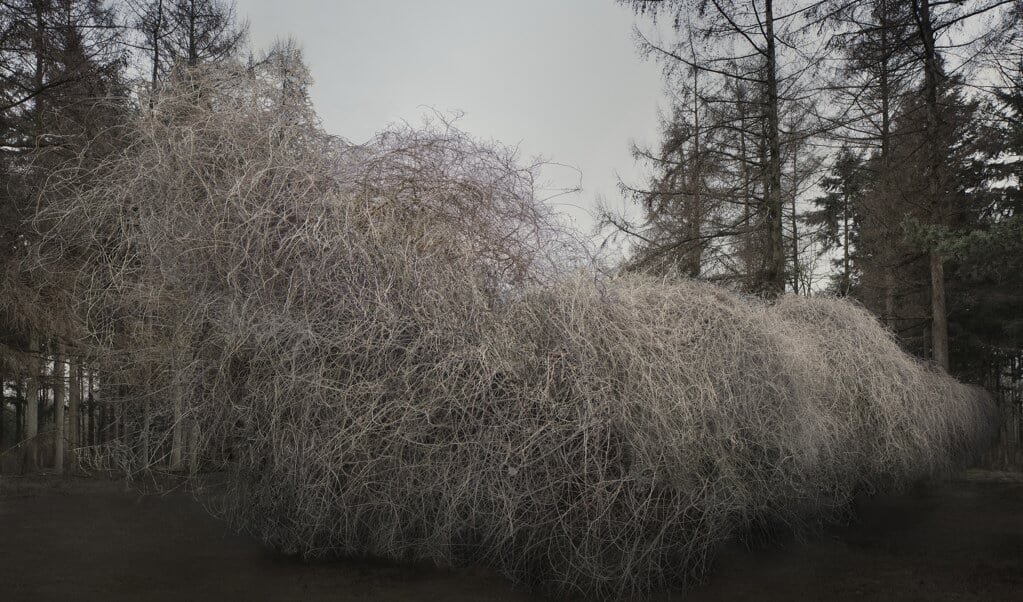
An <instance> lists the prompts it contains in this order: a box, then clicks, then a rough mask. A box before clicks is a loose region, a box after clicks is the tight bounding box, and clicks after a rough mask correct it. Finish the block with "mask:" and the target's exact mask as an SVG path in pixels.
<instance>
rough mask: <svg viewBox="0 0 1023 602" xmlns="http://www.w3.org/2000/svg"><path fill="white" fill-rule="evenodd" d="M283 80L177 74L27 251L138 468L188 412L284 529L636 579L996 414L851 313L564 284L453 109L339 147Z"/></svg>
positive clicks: (251, 497)
mask: <svg viewBox="0 0 1023 602" xmlns="http://www.w3.org/2000/svg"><path fill="white" fill-rule="evenodd" d="M280 92H281V91H280V90H279V87H277V86H276V85H275V84H274V82H273V81H270V80H265V79H261V78H260V77H258V76H254V75H252V74H246V73H245V72H230V71H217V72H213V73H207V74H201V75H198V74H197V75H194V76H193V77H192V78H191V79H189V80H187V81H184V82H181V83H179V85H177V86H174V87H171V88H169V89H168V90H167V91H165V92H164V93H163V94H162V95H160V96H159V97H158V98H157V99H156V102H155V105H154V109H153V111H152V113H151V114H147V115H145V116H143V117H140V118H139V119H138V120H137V121H136V122H135V123H134V124H133V126H132V128H131V131H129V132H128V133H127V134H126V135H127V136H128V139H129V140H128V144H127V149H126V150H125V151H124V152H123V153H120V154H119V155H118V156H117V157H115V158H114V159H112V160H110V161H107V162H104V163H103V164H102V165H100V166H99V167H97V168H95V169H92V170H89V171H88V172H87V173H83V172H82V170H80V169H79V170H76V169H68V170H67V171H66V172H63V173H60V174H56V175H55V176H54V178H53V179H52V182H51V183H50V185H49V187H48V191H47V193H46V195H45V196H44V198H43V200H42V201H41V203H42V204H41V210H40V217H39V231H40V232H41V233H42V234H43V242H42V243H41V244H40V245H39V249H40V250H39V253H38V256H37V257H36V258H35V266H36V267H35V269H36V272H37V273H38V274H40V276H39V278H44V279H49V280H48V281H49V282H50V283H51V285H52V288H53V290H54V291H55V292H54V295H60V294H63V295H64V298H63V299H62V301H61V302H62V303H66V304H68V305H69V306H71V307H73V308H74V311H75V315H76V316H79V318H80V321H81V323H82V324H83V328H82V333H81V336H82V345H83V346H87V347H89V348H91V349H94V350H95V351H94V354H95V361H96V362H97V365H98V366H100V369H101V374H102V376H101V380H102V381H103V386H104V387H105V388H104V390H105V392H106V394H107V395H109V396H120V397H121V398H122V399H123V400H124V403H125V404H126V407H131V408H134V409H132V410H130V411H128V410H126V414H125V415H126V416H128V417H129V419H131V420H134V422H135V424H136V426H137V428H135V429H134V430H129V431H128V432H127V434H126V435H125V439H126V440H125V441H123V442H122V446H121V448H120V449H121V451H122V452H124V453H126V454H127V455H126V456H125V457H126V458H127V459H126V460H125V462H127V463H128V465H130V466H131V467H134V468H141V467H143V466H144V465H146V464H147V463H152V462H155V461H156V460H155V459H154V457H155V455H156V454H157V453H158V452H157V451H154V450H159V449H164V448H162V447H161V444H160V443H159V441H157V440H158V439H159V438H160V437H161V436H163V435H162V434H161V433H167V432H170V431H171V430H173V432H174V433H175V434H174V435H173V436H174V437H175V438H177V437H178V436H179V435H177V433H178V432H179V430H180V429H170V428H163V429H162V430H161V428H160V426H159V425H175V424H182V423H188V424H190V425H191V429H190V430H189V431H188V432H189V433H190V435H189V437H190V438H191V439H193V440H194V442H195V444H196V445H197V446H198V449H199V450H201V451H193V452H192V453H194V454H196V457H201V458H202V462H203V463H204V465H205V466H207V467H209V468H217V467H218V462H219V463H223V467H225V468H227V469H228V470H229V471H230V474H231V478H230V479H229V485H228V488H229V492H228V494H227V495H226V496H225V498H224V501H223V506H222V508H221V509H222V510H223V511H224V512H225V513H226V515H227V516H228V517H229V518H230V519H231V520H233V521H234V522H235V523H236V524H238V525H240V526H243V527H245V528H247V529H249V530H251V531H253V532H255V533H258V534H259V535H261V536H262V537H263V538H264V539H265V541H267V542H268V543H270V544H272V545H274V546H276V547H279V548H281V549H284V550H287V551H293V552H299V553H302V554H305V555H320V554H334V553H342V554H351V555H372V556H379V557H386V558H393V559H410V560H416V559H425V560H429V561H433V562H436V563H438V564H440V565H462V564H467V563H472V564H481V565H485V566H488V567H491V568H494V569H496V570H498V571H499V572H501V573H502V574H504V575H507V576H509V577H511V578H512V579H514V580H516V581H518V582H522V583H527V584H530V585H534V586H537V587H539V588H542V589H545V590H547V591H552V592H555V593H566V592H585V593H589V594H596V595H604V596H616V595H621V594H625V593H631V592H646V591H651V590H653V589H658V588H663V587H671V586H679V585H684V584H685V583H688V582H691V581H693V580H694V579H699V578H700V577H701V575H703V574H704V573H705V571H706V568H707V563H708V561H709V560H710V559H711V557H712V556H713V553H714V550H715V549H716V548H717V547H718V546H719V545H720V544H721V543H722V542H725V541H727V540H730V539H734V538H742V537H744V536H748V535H749V534H751V533H754V532H757V531H758V530H762V529H764V528H775V527H777V526H783V527H790V528H799V527H800V526H804V525H808V524H813V523H814V522H816V521H818V520H821V519H822V518H827V517H831V516H834V515H835V514H836V513H838V512H841V511H842V509H843V508H846V507H847V506H848V504H849V502H850V500H851V498H852V496H853V495H854V494H855V493H856V492H857V491H861V490H875V489H877V488H889V487H898V486H900V485H902V484H905V483H908V482H910V481H912V480H913V479H916V478H918V477H921V476H926V475H929V474H933V473H940V472H942V471H945V470H947V469H949V468H950V467H952V466H953V465H954V464H955V463H956V462H958V461H959V460H961V459H962V458H964V457H967V456H969V455H970V454H971V452H973V451H975V450H977V449H978V448H979V447H980V446H981V445H982V444H983V440H984V439H985V437H986V436H987V434H988V432H989V429H990V424H991V419H992V408H991V406H990V404H989V401H988V399H987V398H986V397H985V396H984V395H983V394H982V393H981V392H980V391H979V390H978V389H974V388H970V387H967V386H964V385H961V384H959V383H957V382H956V381H954V380H952V379H951V378H950V377H948V376H946V375H944V374H943V373H940V372H938V371H935V370H932V369H931V368H929V367H927V366H926V365H924V364H922V363H920V362H918V361H916V360H914V359H912V358H911V357H909V356H908V355H906V354H904V353H903V352H901V351H900V349H899V348H898V346H897V345H896V343H895V342H894V340H893V339H892V337H891V336H890V335H889V334H888V333H887V332H886V331H885V330H884V329H883V328H882V327H881V326H879V324H878V323H877V322H876V320H875V319H874V318H872V317H871V316H870V315H869V314H868V313H867V312H866V311H864V310H862V309H860V308H858V307H856V306H854V305H852V304H850V303H847V302H844V301H839V300H833V299H807V298H786V299H783V300H781V301H780V302H778V303H776V304H774V305H767V304H764V303H761V302H758V301H755V300H749V299H744V298H740V297H737V296H735V295H733V294H731V293H728V292H725V291H723V290H721V289H718V288H715V287H713V286H710V285H706V284H700V283H695V282H683V283H668V282H664V281H659V280H653V279H649V278H644V277H635V276H633V277H621V278H617V279H597V278H594V277H592V276H585V275H580V272H579V271H578V270H576V271H575V273H574V274H568V275H566V274H564V273H562V272H560V271H559V268H558V266H559V265H564V264H565V261H571V259H572V257H573V247H572V246H571V245H566V244H565V243H564V242H562V241H564V240H565V238H564V237H563V236H562V234H561V229H560V228H559V226H558V224H557V221H556V219H555V217H554V216H552V215H551V214H550V213H549V212H547V210H546V209H544V207H543V205H542V204H541V203H539V202H538V201H537V200H536V198H535V193H534V184H533V178H534V173H535V172H534V170H532V169H522V168H519V167H517V166H516V163H515V157H514V154H513V153H511V152H509V151H507V150H506V149H503V148H501V147H499V146H496V145H493V144H483V143H480V142H478V141H475V140H473V139H471V138H469V137H467V136H466V135H464V134H462V133H461V132H459V131H457V130H456V129H454V128H452V127H450V126H447V125H445V124H443V123H441V124H440V125H435V126H431V127H427V128H425V129H418V130H417V129H412V128H408V127H398V128H394V129H392V130H391V131H389V132H387V133H385V134H383V135H381V136H379V137H378V138H377V139H375V140H373V141H372V142H370V143H369V144H366V145H353V144H349V143H346V142H343V141H338V140H333V139H330V138H328V137H327V136H325V135H323V134H322V133H321V132H320V131H319V129H318V126H317V124H316V120H315V116H314V115H313V114H312V113H311V111H310V110H309V109H308V107H307V106H305V105H304V104H302V103H297V104H294V105H292V104H289V103H295V99H294V98H292V97H289V96H288V95H286V94H283V93H280ZM59 291H65V292H64V293H60V292H59ZM132 417H133V418H132ZM167 436H168V437H169V436H171V435H167ZM143 439H145V440H146V442H147V444H146V445H145V446H142V445H141V441H142V440H143ZM168 445H169V444H168ZM140 449H145V450H146V451H145V454H144V456H142V457H140V454H139V450H140Z"/></svg>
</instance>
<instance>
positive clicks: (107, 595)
mask: <svg viewBox="0 0 1023 602" xmlns="http://www.w3.org/2000/svg"><path fill="white" fill-rule="evenodd" d="M0 599H3V600H5V601H10V602H17V601H22V600H26V601H28V600H71V599H74V600H103V601H111V602H113V601H119V600H133V601H134V600H140V599H146V600H174V601H175V602H180V601H181V600H192V601H196V602H202V601H207V600H209V601H213V600H217V601H220V600H296V601H297V600H310V601H320V600H324V601H325V600H380V601H384V602H394V601H400V600H409V601H412V600H426V601H428V602H430V601H438V602H439V601H443V600H455V601H458V600H530V599H534V598H532V597H530V596H529V595H527V594H524V593H522V592H516V591H513V590H512V588H511V587H510V586H509V585H507V583H506V582H504V581H503V580H501V579H498V578H495V577H492V576H490V575H488V574H486V573H485V572H482V571H457V572H448V571H438V570H434V569H431V568H429V567H404V566H394V565H391V564H387V563H375V562H365V561H337V562H329V563H318V564H311V565H310V564H305V563H302V562H300V561H297V560H294V559H291V558H286V557H282V556H279V555H276V554H274V553H272V552H269V551H267V550H265V549H264V548H263V547H262V546H261V545H260V544H259V543H258V542H256V541H254V540H252V539H251V538H248V537H245V536H240V535H236V534H234V533H232V532H230V531H229V530H228V529H226V528H225V527H224V526H223V525H222V524H220V523H219V522H217V521H216V520H214V519H212V518H210V517H208V516H207V515H206V514H205V511H204V510H203V509H202V508H201V507H200V506H199V505H198V504H196V503H195V502H193V501H192V500H191V499H190V498H188V497H186V496H184V495H180V494H171V495H167V496H163V497H159V496H140V495H139V494H137V493H135V492H133V491H128V490H126V489H125V487H124V485H123V484H121V483H117V482H110V481H100V480H84V479H70V480H67V481H59V480H56V479H52V478H50V479H46V478H35V479H32V480H25V479H19V478H16V477H6V476H5V477H2V480H0ZM655 599H656V600H681V599H683V597H682V596H681V595H678V594H676V595H662V596H657V597H655ZM686 599H687V600H691V601H693V602H719V601H721V602H723V601H725V600H729V601H731V600H793V601H796V600H799V601H803V600H827V601H828V602H841V601H846V600H849V601H851V600H893V601H894V600H921V601H924V600H926V601H946V600H948V601H951V600H969V601H974V600H975V601H978V602H979V601H1000V600H1004V601H1006V602H1008V601H1012V600H1023V478H1020V477H1018V476H1015V477H1014V476H1010V475H1005V474H997V473H969V474H968V475H966V477H964V478H962V479H959V480H956V481H954V482H952V483H947V484H936V485H930V486H926V487H921V488H919V489H917V490H915V491H912V492H909V493H907V494H905V495H903V496H897V497H886V498H880V499H876V500H871V501H870V502H868V503H867V504H865V505H863V507H862V508H861V512H860V520H859V521H858V522H857V523H856V524H854V525H852V526H849V527H845V528H840V529H835V530H832V531H830V532H828V533H825V534H824V535H822V536H821V537H819V538H817V539H815V540H814V541H811V542H809V543H805V544H803V543H789V544H784V545H776V546H774V547H771V548H769V549H766V550H759V551H755V552H743V551H730V552H727V553H725V554H724V555H723V556H722V558H721V560H720V562H719V563H718V565H717V567H716V570H715V571H714V572H713V573H712V576H711V578H710V581H709V582H708V583H707V585H706V586H705V587H703V588H701V589H698V590H695V591H693V592H692V593H691V594H690V595H689V596H688V597H687V598H686Z"/></svg>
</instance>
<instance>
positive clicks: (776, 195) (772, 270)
mask: <svg viewBox="0 0 1023 602" xmlns="http://www.w3.org/2000/svg"><path fill="white" fill-rule="evenodd" d="M764 27H765V30H764V37H765V38H766V41H767V48H766V58H767V66H766V67H767V68H766V73H765V75H766V76H767V143H768V161H767V170H768V173H767V176H768V177H767V184H768V190H766V191H765V199H764V200H765V202H766V205H767V206H766V212H765V214H766V215H765V217H766V220H767V223H766V224H765V226H766V228H767V269H766V270H765V271H764V277H763V280H764V281H763V282H762V283H761V286H762V289H763V292H764V294H765V296H767V297H768V298H775V297H778V296H779V295H781V294H782V293H783V292H785V241H784V236H783V230H782V206H783V201H782V194H781V193H782V191H781V174H782V165H781V164H782V156H781V136H780V133H781V132H780V129H779V121H778V77H777V76H778V74H777V69H778V64H777V48H776V45H775V38H774V2H773V0H767V1H766V2H765V3H764Z"/></svg>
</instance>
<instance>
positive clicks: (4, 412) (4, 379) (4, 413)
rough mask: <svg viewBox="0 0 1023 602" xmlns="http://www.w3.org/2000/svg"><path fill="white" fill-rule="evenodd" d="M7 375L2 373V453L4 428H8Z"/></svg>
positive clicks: (0, 399) (2, 448) (0, 420)
mask: <svg viewBox="0 0 1023 602" xmlns="http://www.w3.org/2000/svg"><path fill="white" fill-rule="evenodd" d="M6 417H7V375H6V374H4V373H3V372H0V452H3V450H4V443H5V437H4V428H5V427H6V426H7V425H6V424H5V423H6V420H4V419H5V418H6Z"/></svg>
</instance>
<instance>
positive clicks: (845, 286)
mask: <svg viewBox="0 0 1023 602" xmlns="http://www.w3.org/2000/svg"><path fill="white" fill-rule="evenodd" d="M844 196H845V206H844V207H843V208H842V296H843V297H844V296H846V295H848V294H849V288H850V287H851V282H852V275H851V274H850V268H849V212H850V211H852V206H851V205H852V203H851V202H850V199H849V192H848V191H846V193H845V195H844Z"/></svg>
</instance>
